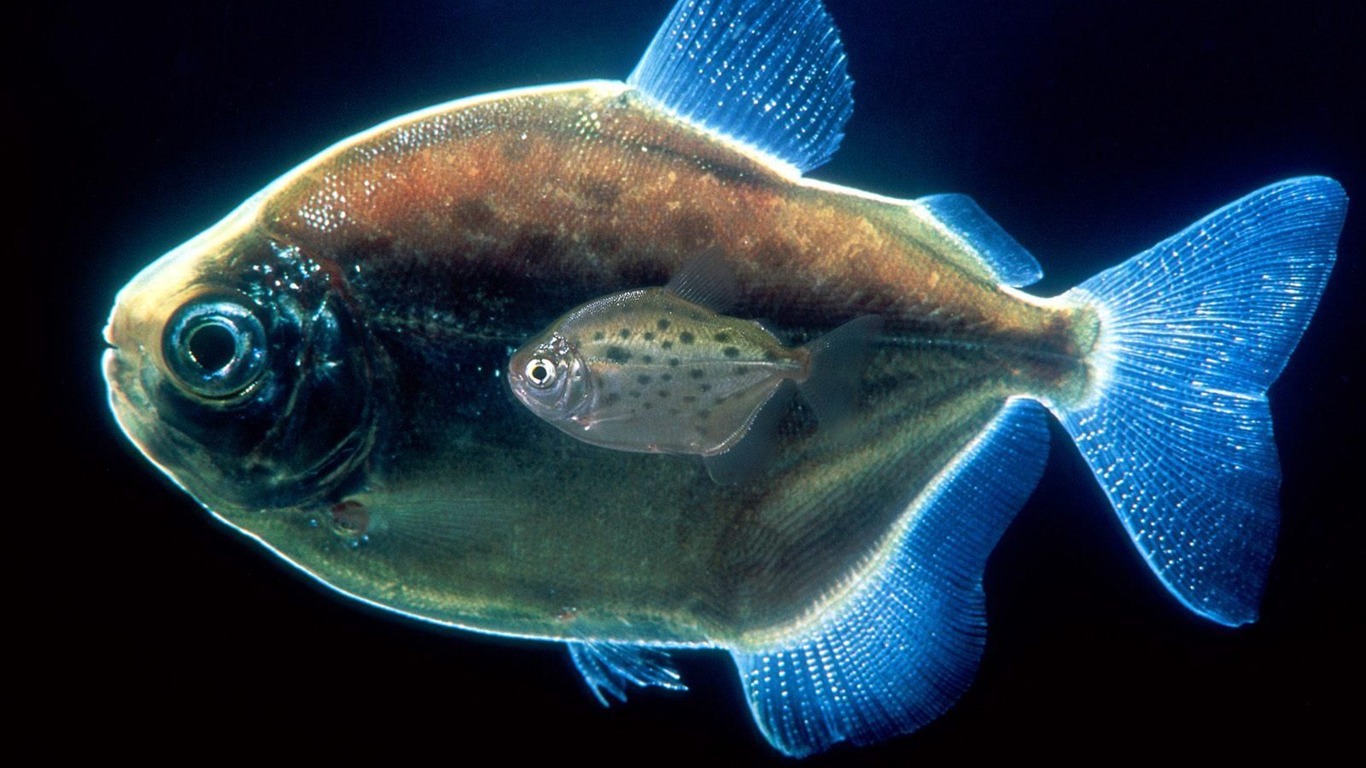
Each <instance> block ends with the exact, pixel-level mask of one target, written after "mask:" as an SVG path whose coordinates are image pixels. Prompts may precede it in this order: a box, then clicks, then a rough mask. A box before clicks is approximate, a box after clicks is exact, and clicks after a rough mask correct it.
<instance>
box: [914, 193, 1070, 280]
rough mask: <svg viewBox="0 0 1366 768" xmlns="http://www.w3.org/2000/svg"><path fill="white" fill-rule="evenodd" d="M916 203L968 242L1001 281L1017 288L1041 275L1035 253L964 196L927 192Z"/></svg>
mask: <svg viewBox="0 0 1366 768" xmlns="http://www.w3.org/2000/svg"><path fill="white" fill-rule="evenodd" d="M916 202H917V203H920V204H921V205H923V206H925V208H927V209H928V210H929V211H930V212H931V213H933V214H934V216H935V218H936V219H938V220H939V222H940V223H942V224H943V225H944V226H946V227H948V228H949V229H950V230H952V231H953V233H954V234H956V235H958V236H959V237H961V238H963V239H964V240H965V241H967V243H968V245H970V246H972V248H973V250H975V251H976V252H977V255H978V256H979V257H980V258H981V259H982V262H983V263H984V264H986V266H987V269H989V270H991V273H992V274H993V275H995V276H996V279H998V280H1000V281H1001V282H1002V283H1005V284H1006V285H1009V286H1012V287H1014V288H1020V287H1023V286H1026V285H1029V284H1031V283H1036V282H1038V281H1039V278H1041V277H1043V267H1040V266H1039V262H1038V261H1036V260H1035V259H1034V256H1033V255H1032V254H1031V253H1030V252H1029V251H1027V250H1025V248H1024V246H1022V245H1020V244H1019V243H1017V242H1015V238H1013V237H1011V236H1010V235H1009V234H1008V233H1007V232H1006V231H1005V230H1004V229H1002V228H1001V225H1000V224H997V223H996V222H995V221H994V220H993V219H992V218H991V217H990V216H988V215H987V213H986V211H984V210H982V209H981V207H980V206H978V205H977V203H975V202H973V199H972V198H970V197H968V196H967V195H930V196H929V197H922V198H920V199H918V200H916Z"/></svg>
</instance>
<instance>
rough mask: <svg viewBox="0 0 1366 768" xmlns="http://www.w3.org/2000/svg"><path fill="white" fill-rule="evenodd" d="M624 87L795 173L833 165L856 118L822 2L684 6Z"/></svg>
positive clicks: (685, 1) (756, 0) (737, 0)
mask: <svg viewBox="0 0 1366 768" xmlns="http://www.w3.org/2000/svg"><path fill="white" fill-rule="evenodd" d="M626 82H628V83H629V84H631V85H634V86H636V87H637V88H639V89H640V92H641V93H644V94H645V95H647V96H649V97H650V98H652V99H654V100H655V101H657V102H659V103H660V104H662V105H664V106H665V107H667V108H668V109H670V110H672V111H673V112H675V113H677V114H678V115H680V116H682V117H684V118H686V119H688V120H690V121H692V122H693V123H695V124H698V125H700V126H702V127H704V128H708V129H710V130H712V131H715V132H717V133H720V134H723V135H725V136H727V137H729V138H730V139H732V140H734V141H738V142H740V143H742V144H745V145H748V146H750V147H752V148H754V149H756V150H758V151H759V152H762V153H763V154H765V155H768V156H770V157H772V158H775V159H776V160H778V161H780V162H783V163H786V164H788V165H791V166H793V167H794V168H795V169H796V170H797V171H809V170H811V169H812V168H815V167H816V166H818V165H820V164H821V163H824V162H825V161H826V160H828V159H830V156H831V155H833V154H834V153H835V150H836V149H837V148H838V147H839V143H840V139H842V138H843V137H844V132H843V131H844V124H845V123H846V122H847V121H848V120H849V116H850V115H851V114H853V111H854V100H853V97H852V95H851V91H852V88H853V81H852V80H850V79H849V76H848V74H847V72H846V66H845V59H844V46H843V45H842V44H841V43H840V39H839V32H838V31H837V30H836V29H835V25H834V22H833V21H832V20H831V18H830V14H829V13H828V12H827V11H826V10H825V8H824V6H822V4H821V2H820V0H790V2H785V3H771V2H763V1H762V0H701V1H700V2H698V1H696V0H682V1H681V2H679V3H678V4H677V5H675V6H674V9H673V12H672V13H670V14H669V18H668V19H667V20H665V22H664V26H663V27H661V28H660V30H659V32H658V34H656V35H655V39H654V41H653V42H651V43H650V47H649V48H648V49H647V50H646V51H645V55H644V57H642V58H641V60H640V63H639V64H637V65H636V68H635V71H633V72H632V73H631V76H630V77H629V78H627V80H626Z"/></svg>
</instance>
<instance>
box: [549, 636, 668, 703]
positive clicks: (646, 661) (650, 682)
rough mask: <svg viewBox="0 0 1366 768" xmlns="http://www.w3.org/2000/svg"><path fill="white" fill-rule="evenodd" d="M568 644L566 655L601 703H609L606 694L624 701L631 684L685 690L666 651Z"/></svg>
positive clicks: (619, 645)
mask: <svg viewBox="0 0 1366 768" xmlns="http://www.w3.org/2000/svg"><path fill="white" fill-rule="evenodd" d="M568 645H569V658H571V659H573V660H574V666H575V667H577V668H578V670H579V673H580V674H582V675H583V680H584V682H586V683H588V689H589V690H590V691H592V692H593V696H594V697H595V698H597V700H598V701H599V702H601V703H602V705H603V706H604V707H606V706H609V705H610V704H611V702H609V701H608V700H607V697H608V696H611V697H612V698H614V699H616V700H617V701H619V702H624V701H626V690H627V688H628V687H629V686H632V685H636V686H640V687H642V688H648V687H655V688H667V689H669V690H671V691H686V690H688V686H686V685H684V684H683V681H682V677H681V676H680V675H679V674H678V670H676V669H674V668H673V662H672V660H671V659H670V658H669V653H668V651H664V650H661V649H659V648H651V647H649V646H643V645H629V644H625V643H598V642H571V643H569V644H568ZM604 694H605V695H604Z"/></svg>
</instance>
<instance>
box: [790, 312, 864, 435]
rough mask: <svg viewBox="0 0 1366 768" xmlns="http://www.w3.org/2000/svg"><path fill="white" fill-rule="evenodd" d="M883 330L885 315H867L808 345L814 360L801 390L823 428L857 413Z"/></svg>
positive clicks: (809, 366)
mask: <svg viewBox="0 0 1366 768" xmlns="http://www.w3.org/2000/svg"><path fill="white" fill-rule="evenodd" d="M881 330H882V318H881V317H878V316H877V315H864V316H862V317H856V318H854V319H853V320H850V321H849V322H847V323H845V324H844V325H841V326H840V327H838V328H836V329H835V330H833V331H831V332H829V333H827V334H825V335H824V336H822V337H820V338H819V339H816V340H815V341H813V342H811V343H810V344H807V345H806V347H805V349H806V350H807V351H808V352H810V353H811V361H810V363H809V364H808V367H807V371H808V372H807V376H806V379H805V380H803V381H802V382H801V384H800V389H801V393H802V398H803V399H805V400H806V402H807V404H808V405H810V406H811V409H812V410H813V411H815V412H816V418H817V419H818V420H819V421H820V423H821V426H822V428H829V427H831V426H834V425H837V424H840V423H842V422H844V421H845V420H846V419H847V417H848V416H849V415H850V414H852V413H853V411H854V405H855V403H856V402H857V399H858V392H859V383H860V382H861V381H862V379H863V373H864V371H866V370H868V363H869V362H871V361H872V359H873V351H874V350H873V339H874V338H875V337H876V336H877V334H878V332H879V331H881Z"/></svg>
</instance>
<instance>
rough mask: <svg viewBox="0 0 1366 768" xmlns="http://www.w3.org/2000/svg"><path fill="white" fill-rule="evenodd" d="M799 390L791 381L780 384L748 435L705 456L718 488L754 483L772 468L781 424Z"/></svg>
mask: <svg viewBox="0 0 1366 768" xmlns="http://www.w3.org/2000/svg"><path fill="white" fill-rule="evenodd" d="M796 393H797V388H796V387H795V386H794V385H793V384H792V382H791V381H789V380H784V381H782V382H780V383H779V384H778V386H777V388H776V389H774V390H773V394H772V395H770V396H769V398H768V400H766V401H764V404H763V405H761V406H759V407H758V408H757V409H755V411H754V415H753V417H751V418H750V420H749V423H748V424H747V425H746V426H745V433H744V434H743V435H742V436H741V437H740V439H739V440H738V441H736V443H735V445H732V446H731V447H730V449H729V450H726V451H723V452H721V453H716V454H712V455H710V456H703V457H702V463H703V464H705V465H706V467H707V474H709V475H711V479H712V481H714V482H715V483H716V484H717V485H739V484H741V483H744V482H748V481H750V480H753V479H754V478H755V477H757V476H759V475H760V474H762V473H763V472H764V470H766V469H768V468H769V466H770V465H771V464H772V461H773V457H774V455H775V454H776V453H777V451H778V425H780V424H782V422H783V417H784V416H786V415H787V411H788V408H789V407H790V406H791V405H792V398H793V397H794V396H795V395H796Z"/></svg>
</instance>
